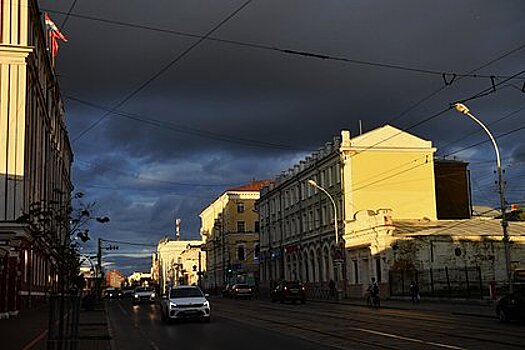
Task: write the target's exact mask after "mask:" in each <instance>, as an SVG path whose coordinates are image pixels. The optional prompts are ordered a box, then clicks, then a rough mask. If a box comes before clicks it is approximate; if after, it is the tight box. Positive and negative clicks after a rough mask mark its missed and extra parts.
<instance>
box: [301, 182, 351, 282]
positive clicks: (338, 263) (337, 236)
mask: <svg viewBox="0 0 525 350" xmlns="http://www.w3.org/2000/svg"><path fill="white" fill-rule="evenodd" d="M308 184H310V185H311V186H313V187H315V188H317V189H318V190H320V191H321V192H323V193H324V194H325V195H326V196H327V197H328V199H330V202H332V205H333V207H334V231H335V247H336V252H337V253H338V251H339V225H338V222H337V205H336V204H335V200H334V197H332V195H331V194H330V193H328V191H327V190H326V189H324V188H323V187H321V186H319V185H318V184H317V182H315V181H314V180H312V179H309V180H308ZM336 264H337V269H336V270H337V278H336V279H338V280H339V277H340V274H341V272H340V270H341V265H342V261H341V259H340V257H337V259H336ZM345 284H346V283H345ZM344 288H346V285H345V286H344Z"/></svg>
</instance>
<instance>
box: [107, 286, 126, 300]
mask: <svg viewBox="0 0 525 350" xmlns="http://www.w3.org/2000/svg"><path fill="white" fill-rule="evenodd" d="M121 295H122V292H121V291H120V289H117V288H111V287H110V288H106V290H105V291H104V297H105V298H106V299H116V298H120V296H121Z"/></svg>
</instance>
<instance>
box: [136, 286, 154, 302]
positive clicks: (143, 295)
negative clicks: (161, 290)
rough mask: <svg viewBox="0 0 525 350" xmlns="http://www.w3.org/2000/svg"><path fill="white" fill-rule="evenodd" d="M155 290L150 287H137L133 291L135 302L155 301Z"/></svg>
mask: <svg viewBox="0 0 525 350" xmlns="http://www.w3.org/2000/svg"><path fill="white" fill-rule="evenodd" d="M155 297H156V295H155V290H154V289H153V288H150V287H137V288H135V291H134V292H133V304H139V303H142V302H149V303H153V302H155Z"/></svg>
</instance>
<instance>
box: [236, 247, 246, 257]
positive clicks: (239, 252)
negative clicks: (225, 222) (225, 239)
mask: <svg viewBox="0 0 525 350" xmlns="http://www.w3.org/2000/svg"><path fill="white" fill-rule="evenodd" d="M244 259H246V255H245V250H244V245H239V246H237V260H239V261H244Z"/></svg>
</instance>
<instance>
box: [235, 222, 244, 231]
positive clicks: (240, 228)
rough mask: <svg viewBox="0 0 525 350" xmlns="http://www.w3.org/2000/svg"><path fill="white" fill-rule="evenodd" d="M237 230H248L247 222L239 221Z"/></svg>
mask: <svg viewBox="0 0 525 350" xmlns="http://www.w3.org/2000/svg"><path fill="white" fill-rule="evenodd" d="M237 232H240V233H242V232H246V224H245V223H244V221H237Z"/></svg>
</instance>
